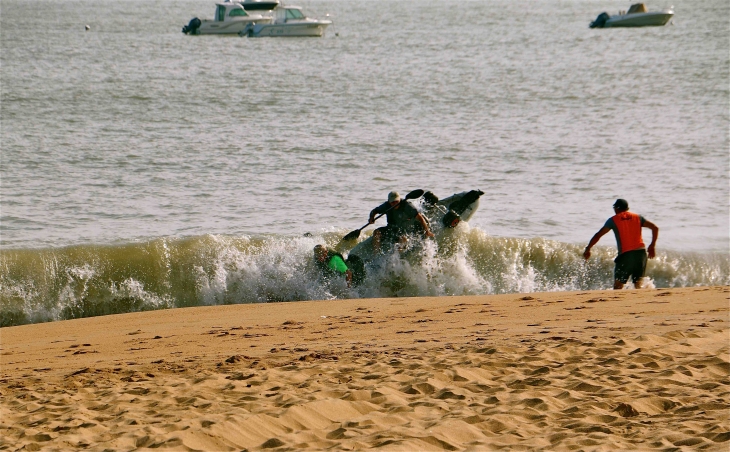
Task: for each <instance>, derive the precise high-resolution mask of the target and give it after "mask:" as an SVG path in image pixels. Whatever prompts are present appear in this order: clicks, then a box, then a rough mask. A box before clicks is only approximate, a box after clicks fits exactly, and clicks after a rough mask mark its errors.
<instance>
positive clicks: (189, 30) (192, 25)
mask: <svg viewBox="0 0 730 452" xmlns="http://www.w3.org/2000/svg"><path fill="white" fill-rule="evenodd" d="M200 24H201V22H200V19H198V18H197V17H193V18H192V19H190V22H189V23H188V24H187V25H185V26H184V27H183V28H182V32H183V33H185V34H191V35H197V34H198V28H200Z"/></svg>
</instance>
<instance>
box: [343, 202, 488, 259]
mask: <svg viewBox="0 0 730 452" xmlns="http://www.w3.org/2000/svg"><path fill="white" fill-rule="evenodd" d="M483 194H484V192H482V191H481V190H471V191H468V192H461V193H456V194H454V195H452V196H449V197H448V198H444V199H441V200H439V199H438V198H436V196H434V195H433V193H431V192H427V193H426V194H425V195H424V196H423V201H422V202H421V204H420V206H419V208H418V210H419V212H421V215H423V216H424V217H425V218H426V220H427V221H428V223H429V225H430V228H431V231H432V232H433V233H434V236H435V238H436V240H437V241H438V240H440V239H441V238H442V237H444V236H445V235H446V234H448V233H449V231H450V230H452V229H453V228H455V227H456V226H457V225H458V224H459V223H460V222H462V221H464V222H466V221H469V219H470V218H471V217H472V215H474V212H476V210H477V209H478V208H479V198H480V197H481V196H482V195H483ZM406 199H409V198H406ZM353 232H355V231H353ZM346 238H347V237H346ZM410 242H411V243H409V244H408V245H407V246H408V247H409V249H407V250H405V251H406V254H408V252H409V251H414V250H415V251H417V250H418V248H419V247H418V244H417V242H418V240H413V241H410ZM399 246H400V244H395V243H382V244H381V247H380V249H379V250H375V249H374V248H373V238H372V236H371V237H368V238H367V239H365V240H363V241H362V242H360V243H358V244H357V245H355V247H354V248H352V249H351V250H350V252H349V255H348V259H350V258H351V257H352V256H357V257H358V258H359V259H360V260H362V261H363V262H364V263H369V262H372V261H374V260H377V259H378V258H379V257H380V256H386V255H387V254H389V253H392V252H393V250H394V249H395V248H394V247H396V248H397V247H399ZM401 251H403V250H401Z"/></svg>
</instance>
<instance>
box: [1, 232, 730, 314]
mask: <svg viewBox="0 0 730 452" xmlns="http://www.w3.org/2000/svg"><path fill="white" fill-rule="evenodd" d="M342 235H343V233H342V232H341V231H340V232H324V233H321V234H317V235H309V234H308V235H307V236H299V237H291V236H260V237H250V236H243V237H233V236H222V235H207V236H200V237H191V238H174V239H173V238H160V239H156V240H151V241H148V242H144V243H130V244H123V245H113V246H112V245H105V246H99V245H83V246H72V247H66V248H54V249H41V250H38V249H19V250H2V251H0V326H11V325H20V324H26V323H38V322H47V321H55V320H63V319H73V318H81V317H93V316H99V315H107V314H118V313H126V312H135V311H145V310H155V309H167V308H177V307H187V306H203V305H222V304H239V303H267V302H282V301H304V300H323V299H344V298H383V297H415V296H450V295H480V294H501V293H525V292H545V291H570V290H596V289H608V288H611V287H612V286H613V258H614V257H615V253H616V250H615V248H612V247H600V246H599V247H596V248H594V251H593V255H592V257H591V259H590V260H589V261H588V262H586V261H585V260H584V259H583V258H582V255H581V253H582V251H583V246H584V244H566V243H561V242H557V241H552V240H546V239H542V238H534V239H517V238H503V237H492V236H489V235H487V234H486V233H485V232H484V231H482V230H480V229H478V228H470V227H469V226H468V225H467V224H462V225H461V226H459V227H458V228H456V229H455V230H453V233H452V234H451V236H449V237H443V238H441V239H440V240H439V242H434V241H429V242H427V243H426V245H425V246H424V248H423V250H422V251H421V252H420V253H419V255H418V256H417V257H416V258H409V259H401V258H400V257H399V256H397V255H392V256H388V257H386V258H384V259H382V260H381V261H380V262H378V265H370V266H368V267H367V278H366V280H365V282H364V283H362V284H361V285H359V286H357V287H353V288H348V287H347V285H346V283H345V282H344V280H339V279H334V280H326V279H323V276H322V275H321V274H320V273H319V272H318V270H317V268H316V267H315V266H314V265H313V261H312V249H313V247H314V246H315V245H316V244H319V243H326V244H328V245H329V246H331V247H335V248H338V246H339V248H338V250H339V251H341V252H343V253H344V254H346V253H347V250H348V249H349V248H343V247H342V244H340V243H338V242H339V239H340V238H341V237H342ZM362 238H364V237H362ZM350 248H351V246H350ZM729 274H730V258H729V257H728V255H727V254H726V253H690V252H674V251H664V250H661V249H660V250H659V251H658V255H657V257H656V258H655V259H652V260H650V261H649V264H648V268H647V276H648V277H649V278H650V279H651V281H650V283H651V284H653V286H654V287H661V288H668V287H686V286H709V285H728V284H730V276H729Z"/></svg>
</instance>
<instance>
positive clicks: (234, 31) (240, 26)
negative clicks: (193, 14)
mask: <svg viewBox="0 0 730 452" xmlns="http://www.w3.org/2000/svg"><path fill="white" fill-rule="evenodd" d="M262 21H264V22H266V21H268V22H270V21H271V19H270V18H266V17H257V18H254V17H251V18H246V19H241V20H232V21H224V22H218V21H213V20H203V21H201V23H200V28H198V29H197V30H196V32H195V34H196V35H238V34H240V33H241V32H242V31H243V30H245V29H246V27H247V26H250V25H253V24H259V23H261V22H262Z"/></svg>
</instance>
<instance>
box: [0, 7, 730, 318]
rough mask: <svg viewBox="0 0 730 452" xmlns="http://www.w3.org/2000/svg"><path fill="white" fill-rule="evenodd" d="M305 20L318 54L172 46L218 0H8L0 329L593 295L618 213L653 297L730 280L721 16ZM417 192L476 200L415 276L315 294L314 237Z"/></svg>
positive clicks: (365, 12) (582, 10) (454, 14)
mask: <svg viewBox="0 0 730 452" xmlns="http://www.w3.org/2000/svg"><path fill="white" fill-rule="evenodd" d="M297 4H299V5H301V6H303V7H304V10H305V12H308V13H309V14H310V15H312V16H315V17H324V16H325V15H329V17H330V18H331V19H332V20H333V21H334V25H333V26H332V27H330V28H329V29H328V30H327V33H326V35H325V36H324V37H323V38H306V39H305V38H292V39H276V38H264V39H248V38H239V37H220V36H196V37H192V36H185V35H183V34H182V33H181V31H180V30H181V28H182V26H183V25H185V24H187V23H188V21H189V20H190V19H191V18H192V17H196V16H197V17H201V18H203V17H208V18H210V17H212V15H213V10H214V4H213V2H212V1H202V0H174V1H165V2H143V1H137V0H119V1H115V2H94V1H90V0H73V1H64V2H57V1H51V0H48V1H45V0H40V1H38V2H33V9H32V11H31V10H29V8H28V3H27V2H25V1H21V0H2V4H0V30H1V33H0V45H1V50H2V52H0V65H1V67H0V75H1V81H2V86H1V95H2V97H1V103H0V109H1V110H0V113H1V117H0V120H1V124H0V134H1V137H2V142H1V144H0V146H1V150H2V154H1V157H0V158H1V160H0V297H1V299H0V316H2V317H1V318H0V325H14V324H22V323H28V322H41V321H51V320H59V319H67V318H75V317H84V316H93V315H103V314H112V313H120V312H128V311H135V310H144V309H160V308H170V307H182V306H196V305H205V304H223V303H251V302H273V301H295V300H312V299H323V298H351V297H385V296H418V295H444V296H446V295H460V294H486V293H505V292H531V291H544V290H584V289H597V288H609V287H611V286H612V268H613V263H612V259H613V257H615V253H616V250H615V243H614V240H613V237H611V236H610V235H608V236H606V237H604V238H603V239H602V241H601V242H600V243H599V247H598V248H597V249H596V252H595V253H594V257H592V258H591V260H590V261H588V262H587V263H586V262H585V261H583V259H582V258H581V257H580V252H581V250H582V248H583V247H584V246H585V244H586V243H587V241H588V240H589V239H590V237H591V236H592V235H593V233H595V232H596V231H597V230H598V229H599V228H600V227H601V226H602V225H603V223H604V221H605V220H606V219H607V218H608V217H609V216H611V215H612V209H611V204H612V203H613V201H614V200H615V199H616V198H618V197H622V198H626V199H628V200H629V202H630V205H631V210H632V211H635V212H638V213H641V214H642V215H644V216H645V217H646V218H648V219H650V220H651V221H653V222H654V223H656V224H657V225H658V226H659V227H660V229H661V231H660V237H659V242H658V245H657V252H658V257H657V259H655V260H652V261H650V264H649V268H648V275H649V277H650V278H651V281H652V284H653V285H654V286H656V287H677V286H688V285H708V284H730V276H729V274H730V259H729V258H728V251H729V250H730V237H729V231H730V184H729V181H730V178H729V177H728V171H729V169H730V141H729V133H730V20H728V17H730V4H728V2H727V1H725V0H710V1H679V2H677V1H675V2H674V8H675V17H674V19H673V22H672V24H671V25H668V26H666V27H647V28H637V29H606V30H591V29H589V28H588V24H589V23H590V21H592V20H593V19H595V17H596V16H597V15H598V14H599V13H601V12H603V11H608V12H609V13H615V12H617V11H618V10H620V9H627V7H628V6H629V3H624V2H619V1H614V0H611V1H608V0H600V1H595V0H591V1H588V0H585V1H581V0H576V1H571V2H566V1H559V0H546V1H540V2H525V1H513V0H501V1H500V0H497V1H486V0H483V1H477V0H473V1H458V2H457V1H450V0H445V1H441V2H431V1H425V0H414V1H409V2H400V3H393V2H385V1H382V0H357V1H355V0H353V1H344V0H338V1H335V0H307V1H300V2H297ZM647 6H648V7H649V9H659V8H663V7H666V6H670V4H653V3H649V4H647ZM39 11H42V12H43V14H39V13H38V12H39ZM29 15H32V20H29V17H28V16H29ZM85 25H88V26H89V27H90V29H89V31H85V29H84V26H85ZM416 188H421V189H425V190H431V191H433V192H434V193H435V194H437V195H438V196H440V197H445V196H448V195H451V194H453V193H455V192H461V191H464V190H471V189H480V190H482V191H484V193H485V194H484V196H483V197H482V200H481V205H480V208H479V210H478V211H477V212H476V214H475V215H474V217H473V218H472V219H471V220H470V222H469V224H468V225H466V224H464V225H462V226H460V227H459V228H458V229H457V230H456V231H455V232H454V234H453V235H452V236H451V237H449V238H448V239H442V240H440V241H439V242H435V243H431V244H429V245H428V246H427V247H426V249H425V251H424V255H423V256H422V257H421V259H419V260H418V261H417V262H409V261H403V260H400V259H397V258H395V257H394V258H393V259H391V260H390V261H388V263H387V265H385V266H382V267H379V268H377V269H372V271H371V272H370V273H369V275H368V280H367V281H366V282H365V284H363V285H362V286H359V287H357V288H352V289H348V288H347V287H346V286H345V285H344V284H340V283H341V282H339V281H334V282H329V283H325V282H323V281H322V280H321V278H320V277H319V276H318V275H317V274H316V272H315V271H314V270H313V268H312V266H311V250H312V247H313V246H314V245H315V244H317V243H328V244H330V245H332V246H335V245H338V244H339V239H340V238H341V237H342V236H343V235H345V234H346V233H347V232H349V231H351V230H353V229H356V228H358V227H360V226H362V225H364V224H365V223H366V221H367V215H368V212H369V211H370V210H371V209H372V208H373V207H375V206H376V205H378V204H379V203H381V202H383V201H384V200H385V197H386V195H387V193H388V192H389V191H390V190H393V189H395V190H399V191H400V192H401V193H405V192H408V191H410V190H413V189H416ZM371 230H372V228H368V229H366V232H364V233H363V235H362V237H363V238H364V237H366V236H367V235H368V234H369V233H370V231H371ZM647 233H648V231H647ZM648 238H649V237H648V235H647V236H645V239H646V240H648ZM341 251H343V252H345V253H346V252H347V247H346V246H341Z"/></svg>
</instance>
